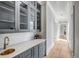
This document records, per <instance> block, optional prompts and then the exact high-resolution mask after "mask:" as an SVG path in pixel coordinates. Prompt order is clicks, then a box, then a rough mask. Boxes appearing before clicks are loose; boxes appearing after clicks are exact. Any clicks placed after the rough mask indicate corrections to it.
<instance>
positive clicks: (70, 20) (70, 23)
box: [68, 15, 73, 51]
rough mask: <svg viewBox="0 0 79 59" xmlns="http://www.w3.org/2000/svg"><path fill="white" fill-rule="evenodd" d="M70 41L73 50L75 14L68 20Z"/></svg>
mask: <svg viewBox="0 0 79 59" xmlns="http://www.w3.org/2000/svg"><path fill="white" fill-rule="evenodd" d="M68 41H69V46H70V48H71V50H72V51H73V15H71V18H70V19H69V21H68Z"/></svg>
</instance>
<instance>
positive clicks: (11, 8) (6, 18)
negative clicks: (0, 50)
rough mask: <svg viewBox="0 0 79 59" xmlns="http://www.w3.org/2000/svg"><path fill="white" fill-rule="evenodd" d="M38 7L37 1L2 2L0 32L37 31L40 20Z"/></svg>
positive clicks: (0, 7) (0, 2)
mask: <svg viewBox="0 0 79 59" xmlns="http://www.w3.org/2000/svg"><path fill="white" fill-rule="evenodd" d="M37 5H38V3H37V2H36V1H0V32H1V33H8V32H21V31H36V30H37V29H38V28H39V27H38V26H39V24H37V23H39V20H40V18H38V17H39V15H38V13H39V14H40V12H38V8H39V7H38V6H37ZM37 16H38V17H37ZM38 19H39V20H38ZM37 20H38V22H37Z"/></svg>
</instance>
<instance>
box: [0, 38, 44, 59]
mask: <svg viewBox="0 0 79 59" xmlns="http://www.w3.org/2000/svg"><path fill="white" fill-rule="evenodd" d="M44 41H45V39H34V40H29V41H25V42H21V43H18V44H14V45H12V46H9V47H8V48H7V49H9V48H14V49H15V51H14V52H13V53H11V54H8V55H4V56H2V55H0V58H12V57H14V56H16V55H18V54H20V53H22V52H24V51H26V50H28V49H30V48H32V47H34V46H36V45H38V44H40V43H42V42H44ZM2 51H4V50H2ZM2 51H1V52H2ZM1 52H0V53H1Z"/></svg>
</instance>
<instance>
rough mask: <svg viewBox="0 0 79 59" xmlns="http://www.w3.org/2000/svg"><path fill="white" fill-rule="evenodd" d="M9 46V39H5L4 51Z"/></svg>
mask: <svg viewBox="0 0 79 59" xmlns="http://www.w3.org/2000/svg"><path fill="white" fill-rule="evenodd" d="M8 44H9V37H7V36H6V37H5V38H4V49H6V47H7V45H8Z"/></svg>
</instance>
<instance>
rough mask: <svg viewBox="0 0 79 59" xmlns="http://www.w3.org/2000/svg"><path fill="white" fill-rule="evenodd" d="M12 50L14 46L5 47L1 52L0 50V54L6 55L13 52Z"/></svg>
mask: <svg viewBox="0 0 79 59" xmlns="http://www.w3.org/2000/svg"><path fill="white" fill-rule="evenodd" d="M14 51H15V49H14V48H9V49H6V50H4V51H3V52H1V53H0V55H8V54H11V53H13V52H14Z"/></svg>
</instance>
